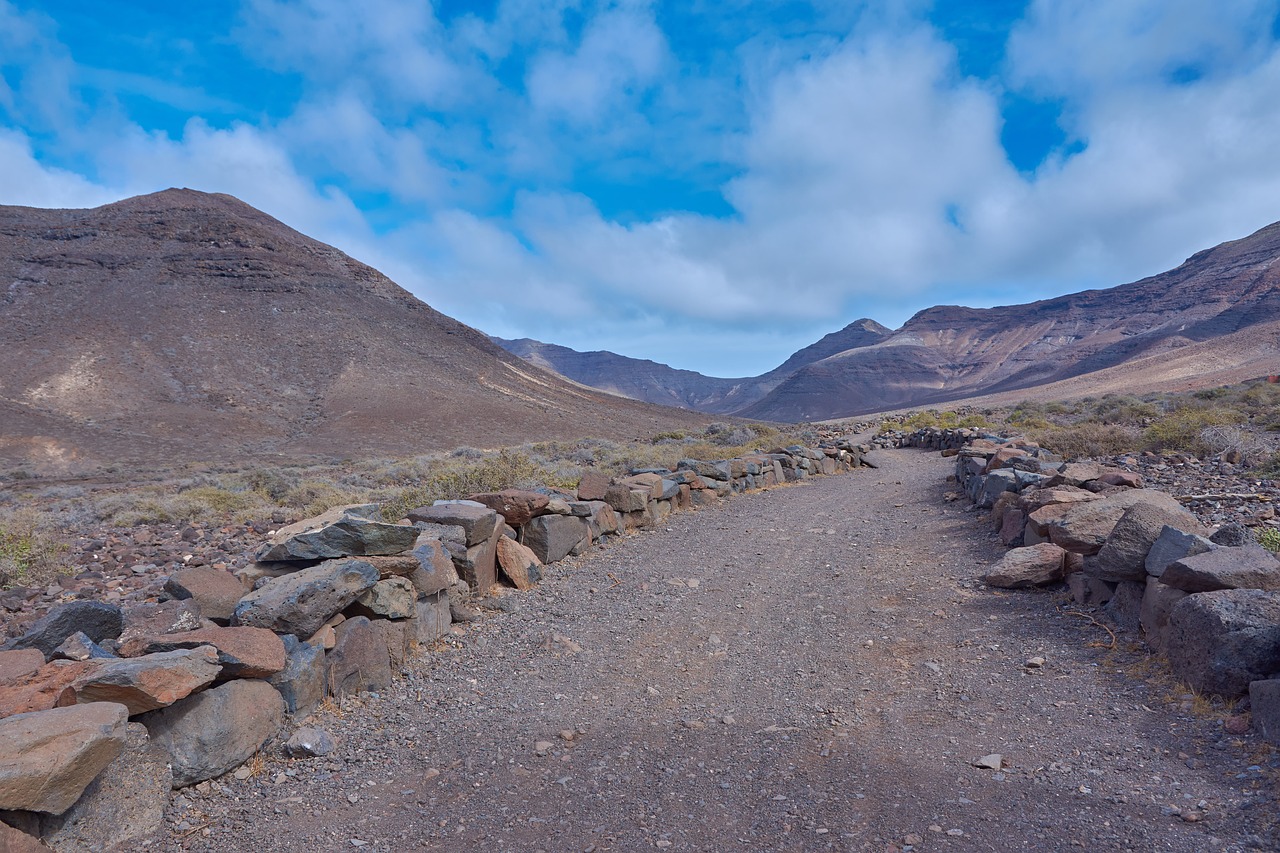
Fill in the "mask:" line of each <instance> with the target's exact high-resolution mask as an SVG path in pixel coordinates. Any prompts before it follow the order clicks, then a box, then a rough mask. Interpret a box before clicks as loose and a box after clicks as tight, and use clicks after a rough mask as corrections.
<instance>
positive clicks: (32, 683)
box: [0, 649, 97, 717]
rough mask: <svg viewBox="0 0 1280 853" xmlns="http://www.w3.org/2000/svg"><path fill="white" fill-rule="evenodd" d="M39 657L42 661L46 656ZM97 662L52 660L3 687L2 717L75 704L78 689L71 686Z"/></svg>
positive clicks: (0, 705) (0, 691)
mask: <svg viewBox="0 0 1280 853" xmlns="http://www.w3.org/2000/svg"><path fill="white" fill-rule="evenodd" d="M30 651H35V650H34V649H31V650H30ZM36 654H39V652H36ZM40 658H41V660H43V659H44V655H40ZM96 665H97V662H96V661H84V662H80V661H53V662H52V663H49V664H46V665H45V666H42V667H41V668H40V669H38V670H37V671H36V672H34V673H32V674H31V675H28V676H26V677H24V678H19V679H17V680H16V681H14V682H13V683H12V684H8V685H5V686H4V687H0V717H10V716H13V715H14V714H27V713H31V712H33V711H47V710H49V709H50V708H65V707H67V706H68V705H74V704H75V703H76V691H75V688H74V687H73V686H72V685H74V684H75V681H76V679H78V678H80V677H81V676H82V675H84V674H86V673H88V672H91V671H92V670H93V669H94V667H95V666H96Z"/></svg>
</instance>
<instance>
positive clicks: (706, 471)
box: [606, 459, 730, 512]
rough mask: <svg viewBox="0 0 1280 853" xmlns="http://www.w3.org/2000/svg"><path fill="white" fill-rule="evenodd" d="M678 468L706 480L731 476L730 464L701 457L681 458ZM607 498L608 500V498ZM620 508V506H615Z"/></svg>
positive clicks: (724, 478) (726, 478)
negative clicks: (707, 460)
mask: <svg viewBox="0 0 1280 853" xmlns="http://www.w3.org/2000/svg"><path fill="white" fill-rule="evenodd" d="M676 470H678V471H679V470H684V471H692V472H693V473H695V474H697V475H698V476H699V477H701V478H703V479H704V480H728V479H729V476H730V471H729V466H728V465H723V466H721V465H717V464H715V463H714V462H704V461H702V460H701V459H681V460H680V462H679V463H678V464H677V465H676ZM606 500H608V499H607V498H606ZM614 509H618V507H616V506H615V507H614ZM619 511H620V512H628V511H629V510H619Z"/></svg>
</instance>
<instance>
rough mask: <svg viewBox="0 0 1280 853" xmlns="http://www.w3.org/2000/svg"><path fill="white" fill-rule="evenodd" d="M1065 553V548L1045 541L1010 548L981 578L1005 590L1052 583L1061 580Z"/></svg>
mask: <svg viewBox="0 0 1280 853" xmlns="http://www.w3.org/2000/svg"><path fill="white" fill-rule="evenodd" d="M1065 556H1066V552H1065V551H1063V550H1062V549H1061V548H1059V547H1058V546H1057V545H1053V544H1049V543H1042V544H1039V545H1028V546H1026V547H1025V548H1014V549H1013V550H1012V551H1009V552H1008V553H1006V554H1005V555H1004V556H1003V557H1001V558H1000V560H999V561H998V562H997V563H996V564H995V565H994V566H992V567H991V570H990V571H989V572H987V574H986V575H985V576H984V577H983V580H984V581H986V582H987V583H988V584H990V585H991V586H998V587H1004V588H1006V589H1018V588H1020V587H1028V586H1038V585H1041V584H1046V583H1053V582H1054V581H1058V580H1062V569H1063V559H1064V557H1065Z"/></svg>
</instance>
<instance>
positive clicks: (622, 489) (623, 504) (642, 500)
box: [604, 477, 662, 513]
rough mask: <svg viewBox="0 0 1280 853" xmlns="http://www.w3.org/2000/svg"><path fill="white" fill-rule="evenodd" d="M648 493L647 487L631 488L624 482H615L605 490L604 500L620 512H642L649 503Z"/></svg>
mask: <svg viewBox="0 0 1280 853" xmlns="http://www.w3.org/2000/svg"><path fill="white" fill-rule="evenodd" d="M658 479H659V480H661V479H662V478H661V477H659V478H658ZM649 495H650V492H649V489H648V488H643V489H633V488H631V487H630V486H628V485H627V484H625V483H615V484H614V485H612V486H610V487H609V488H608V490H607V491H606V492H605V496H604V500H605V502H606V503H608V504H609V506H611V507H613V508H614V509H615V510H617V511H618V512H621V513H628V512H642V511H643V510H644V508H645V506H646V505H647V504H648V503H649Z"/></svg>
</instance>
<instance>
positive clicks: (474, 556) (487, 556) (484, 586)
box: [453, 513, 505, 596]
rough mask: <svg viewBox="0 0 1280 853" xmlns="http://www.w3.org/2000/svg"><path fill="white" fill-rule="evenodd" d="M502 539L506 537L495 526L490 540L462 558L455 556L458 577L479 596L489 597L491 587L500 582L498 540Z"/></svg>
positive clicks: (471, 548)
mask: <svg viewBox="0 0 1280 853" xmlns="http://www.w3.org/2000/svg"><path fill="white" fill-rule="evenodd" d="M494 517H495V518H496V517H497V513H494ZM502 538H505V537H503V535H502V531H501V529H500V528H499V527H498V526H497V525H496V524H495V525H494V527H493V528H492V529H491V530H490V531H489V538H488V539H486V540H484V541H483V542H481V543H480V544H478V545H471V546H469V547H468V548H467V550H466V551H465V552H464V553H463V554H462V555H461V556H458V555H456V554H455V555H453V566H454V568H455V569H456V570H457V572H458V575H459V576H460V577H461V578H462V580H464V581H466V582H467V585H468V586H469V587H471V590H472V592H473V593H475V594H476V595H478V596H485V595H488V594H489V589H490V587H492V586H493V585H494V584H495V583H497V582H498V540H499V539H502Z"/></svg>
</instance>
